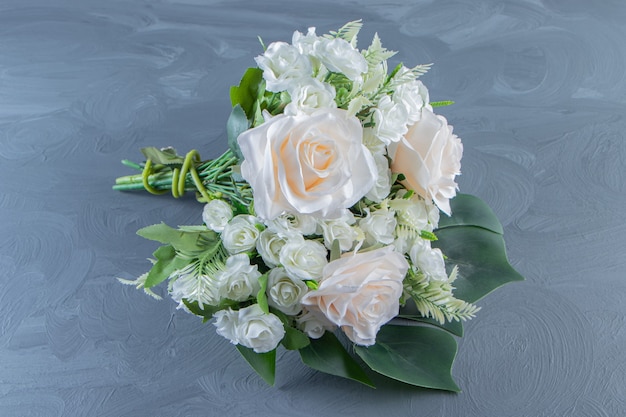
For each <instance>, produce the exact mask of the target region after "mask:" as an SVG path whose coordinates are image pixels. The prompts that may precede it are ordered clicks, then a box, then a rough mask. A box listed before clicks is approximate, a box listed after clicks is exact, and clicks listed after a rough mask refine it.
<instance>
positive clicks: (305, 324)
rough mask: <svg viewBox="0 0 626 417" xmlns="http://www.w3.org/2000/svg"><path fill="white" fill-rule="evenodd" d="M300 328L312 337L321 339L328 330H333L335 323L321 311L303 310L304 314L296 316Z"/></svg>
mask: <svg viewBox="0 0 626 417" xmlns="http://www.w3.org/2000/svg"><path fill="white" fill-rule="evenodd" d="M296 323H297V324H298V328H299V329H300V330H302V331H303V332H304V333H306V335H307V336H309V337H310V338H311V339H319V338H320V337H322V336H323V335H324V333H325V332H326V330H330V331H332V330H333V329H335V327H336V326H335V325H334V324H333V323H331V322H330V321H329V320H328V319H327V318H326V317H325V316H324V315H323V314H321V313H320V312H313V311H307V310H303V312H302V315H301V316H300V317H297V318H296Z"/></svg>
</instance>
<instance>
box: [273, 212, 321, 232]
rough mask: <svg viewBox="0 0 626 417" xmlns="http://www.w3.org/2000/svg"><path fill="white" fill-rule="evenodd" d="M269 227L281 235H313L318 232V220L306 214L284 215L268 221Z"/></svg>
mask: <svg viewBox="0 0 626 417" xmlns="http://www.w3.org/2000/svg"><path fill="white" fill-rule="evenodd" d="M267 227H268V228H269V229H270V230H272V231H274V232H276V233H281V234H293V233H299V234H301V235H312V234H315V232H316V231H317V220H316V219H315V217H313V216H309V215H306V214H292V213H284V214H282V215H280V216H278V217H276V218H275V219H272V220H270V221H268V222H267Z"/></svg>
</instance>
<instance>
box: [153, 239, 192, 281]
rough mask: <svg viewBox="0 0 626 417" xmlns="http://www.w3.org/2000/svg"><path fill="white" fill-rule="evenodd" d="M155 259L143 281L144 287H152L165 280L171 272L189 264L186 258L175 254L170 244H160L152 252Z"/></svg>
mask: <svg viewBox="0 0 626 417" xmlns="http://www.w3.org/2000/svg"><path fill="white" fill-rule="evenodd" d="M152 255H153V256H154V257H155V259H156V260H157V261H156V262H155V263H154V265H152V268H150V272H148V276H147V277H146V282H145V283H144V287H145V288H150V287H154V286H155V285H159V284H160V283H161V282H163V281H165V280H166V279H167V278H168V277H169V276H170V275H172V273H173V272H174V271H176V270H178V269H181V268H183V267H185V266H187V265H188V264H189V260H188V259H183V258H179V257H177V256H176V250H175V249H174V248H173V247H172V246H171V245H166V246H161V247H159V248H158V249H157V250H156V251H154V253H153V254H152Z"/></svg>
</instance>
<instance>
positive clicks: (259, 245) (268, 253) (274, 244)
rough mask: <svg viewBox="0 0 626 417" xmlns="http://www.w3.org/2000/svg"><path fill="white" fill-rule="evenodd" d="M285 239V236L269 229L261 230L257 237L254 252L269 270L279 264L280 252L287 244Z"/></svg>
mask: <svg viewBox="0 0 626 417" xmlns="http://www.w3.org/2000/svg"><path fill="white" fill-rule="evenodd" d="M287 239H288V237H287V236H285V235H283V234H280V233H276V232H274V231H272V230H270V229H265V230H263V231H262V232H261V234H260V235H259V240H257V242H256V250H257V252H259V255H261V258H263V262H265V264H266V265H267V266H269V267H270V268H273V267H275V266H277V265H278V264H279V263H280V250H281V249H282V248H283V246H285V243H287Z"/></svg>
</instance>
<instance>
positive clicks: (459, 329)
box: [391, 310, 463, 337]
mask: <svg viewBox="0 0 626 417" xmlns="http://www.w3.org/2000/svg"><path fill="white" fill-rule="evenodd" d="M398 317H399V318H401V319H406V320H411V321H414V322H416V323H426V324H431V325H433V326H435V327H439V328H440V329H443V330H445V331H447V332H450V333H451V334H453V335H455V336H458V337H463V323H462V322H460V321H456V320H454V321H447V322H445V323H444V324H441V323H439V321H437V320H435V319H431V318H426V317H422V316H412V315H405V314H402V310H401V311H400V314H399V315H398ZM391 324H393V322H392V323H391Z"/></svg>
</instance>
